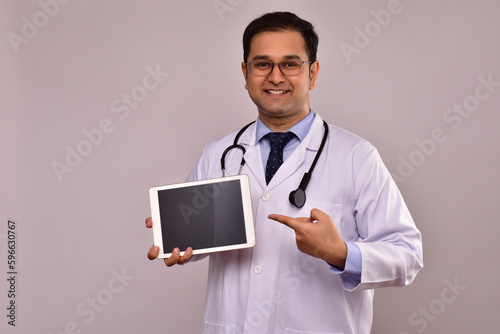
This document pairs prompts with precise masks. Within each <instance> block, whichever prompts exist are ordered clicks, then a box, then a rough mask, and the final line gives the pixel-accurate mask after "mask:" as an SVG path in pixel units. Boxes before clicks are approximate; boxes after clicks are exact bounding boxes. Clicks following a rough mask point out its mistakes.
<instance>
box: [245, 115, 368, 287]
mask: <svg viewBox="0 0 500 334" xmlns="http://www.w3.org/2000/svg"><path fill="white" fill-rule="evenodd" d="M315 116H316V112H315V111H314V110H312V109H311V111H310V112H309V114H307V116H306V117H304V118H303V119H302V120H300V122H298V123H297V124H295V125H294V126H293V127H292V128H291V129H290V130H288V131H290V132H293V133H294V134H295V136H296V137H294V138H292V139H291V140H290V141H289V142H288V143H287V144H286V146H285V148H284V149H283V161H285V160H286V159H287V158H288V157H289V156H290V154H292V152H293V151H294V150H295V149H296V148H297V146H299V144H300V142H301V141H302V140H304V138H305V137H306V135H307V133H308V132H309V129H310V128H311V125H312V123H313V121H314V117H315ZM256 131H257V132H256V136H255V140H256V144H257V143H258V144H259V146H260V152H261V154H262V164H263V166H264V168H265V166H266V164H267V157H268V156H269V151H270V150H271V144H270V143H269V141H267V140H262V138H263V137H264V136H265V135H266V134H268V133H269V132H272V131H271V130H270V129H269V128H268V127H267V126H266V125H265V124H264V123H263V122H262V120H261V119H260V117H258V118H257V130H256ZM297 186H298V185H297ZM346 245H347V259H346V262H345V268H344V270H339V269H338V268H336V267H334V266H332V265H330V271H331V272H332V273H335V274H340V276H341V278H342V280H343V281H344V283H346V284H348V285H351V284H352V286H353V287H354V286H357V285H358V284H359V283H360V282H361V269H362V262H361V251H360V250H359V247H358V246H357V245H356V244H355V243H352V242H346Z"/></svg>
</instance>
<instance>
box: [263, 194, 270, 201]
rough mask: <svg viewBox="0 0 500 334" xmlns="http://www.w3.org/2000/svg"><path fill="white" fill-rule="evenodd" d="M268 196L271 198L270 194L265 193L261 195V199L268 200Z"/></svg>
mask: <svg viewBox="0 0 500 334" xmlns="http://www.w3.org/2000/svg"><path fill="white" fill-rule="evenodd" d="M270 198H271V194H269V193H265V194H264V195H262V200H263V201H264V202H267V201H269V199H270Z"/></svg>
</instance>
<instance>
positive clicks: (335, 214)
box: [303, 202, 342, 228]
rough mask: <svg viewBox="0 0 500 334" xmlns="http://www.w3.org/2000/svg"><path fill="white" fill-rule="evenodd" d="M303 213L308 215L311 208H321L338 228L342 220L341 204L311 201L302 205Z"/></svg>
mask: <svg viewBox="0 0 500 334" xmlns="http://www.w3.org/2000/svg"><path fill="white" fill-rule="evenodd" d="M303 209H304V211H303V212H304V214H307V217H309V215H310V213H311V210H312V209H318V210H321V211H323V212H325V213H327V214H328V215H330V217H332V219H333V221H334V223H335V225H337V228H340V223H341V220H342V204H331V203H318V202H317V203H312V204H309V205H308V204H307V203H306V205H304V208H303Z"/></svg>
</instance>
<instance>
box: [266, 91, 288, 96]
mask: <svg viewBox="0 0 500 334" xmlns="http://www.w3.org/2000/svg"><path fill="white" fill-rule="evenodd" d="M286 92H287V91H286V90H266V93H269V94H272V95H280V94H285V93H286Z"/></svg>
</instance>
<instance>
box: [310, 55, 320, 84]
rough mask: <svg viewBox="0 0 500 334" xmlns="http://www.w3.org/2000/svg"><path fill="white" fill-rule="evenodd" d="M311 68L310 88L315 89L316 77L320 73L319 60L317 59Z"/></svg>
mask: <svg viewBox="0 0 500 334" xmlns="http://www.w3.org/2000/svg"><path fill="white" fill-rule="evenodd" d="M310 66H311V69H310V71H309V79H310V81H309V90H313V89H314V88H315V87H316V78H317V77H318V74H319V61H317V60H316V61H315V62H314V63H312V64H311V65H310Z"/></svg>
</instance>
